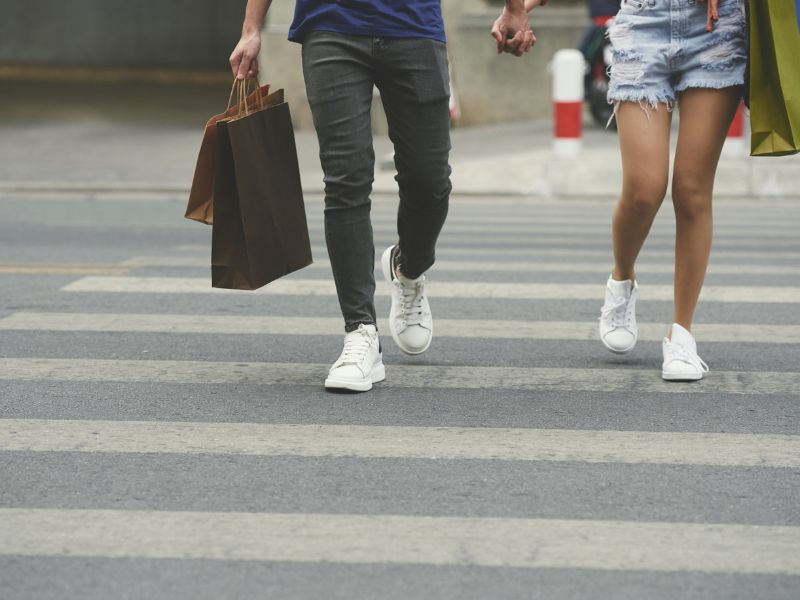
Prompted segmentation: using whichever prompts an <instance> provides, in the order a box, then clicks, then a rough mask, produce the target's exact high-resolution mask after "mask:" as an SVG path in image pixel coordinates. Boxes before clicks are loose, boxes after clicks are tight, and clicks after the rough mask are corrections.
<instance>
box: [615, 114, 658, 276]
mask: <svg viewBox="0 0 800 600" xmlns="http://www.w3.org/2000/svg"><path fill="white" fill-rule="evenodd" d="M671 120H672V113H670V112H669V111H668V110H667V108H666V106H664V105H663V104H660V105H659V106H658V109H657V110H655V109H651V108H648V109H647V112H645V111H644V110H643V109H642V107H641V106H639V105H638V104H637V103H635V102H623V103H622V104H620V106H619V110H618V112H617V125H618V129H619V146H620V151H621V153H622V195H621V196H620V199H619V202H618V203H617V207H616V209H615V210H614V219H613V222H612V226H611V231H612V236H613V240H614V271H613V273H612V277H613V278H614V279H616V280H617V281H623V280H625V279H634V278H635V276H636V275H635V273H634V263H635V262H636V257H637V256H639V251H640V250H641V249H642V245H643V244H644V241H645V239H646V238H647V234H648V233H649V232H650V226H651V225H652V224H653V219H654V218H655V216H656V213H657V212H658V209H659V207H660V206H661V202H662V201H663V200H664V195H665V194H666V191H667V180H668V177H669V128H670V123H671Z"/></svg>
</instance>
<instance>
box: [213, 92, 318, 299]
mask: <svg viewBox="0 0 800 600" xmlns="http://www.w3.org/2000/svg"><path fill="white" fill-rule="evenodd" d="M216 139H217V149H216V161H215V164H216V169H215V171H214V186H213V193H214V202H213V227H214V229H213V233H212V244H211V279H212V285H213V286H214V287H219V288H230V289H239V290H254V289H257V288H259V287H261V286H263V285H265V284H267V283H269V282H270V281H274V280H275V279H278V278H279V277H282V276H283V275H287V274H288V273H291V272H293V271H297V270H298V269H301V268H303V267H305V266H308V265H310V264H311V262H312V258H311V243H310V241H309V236H308V225H307V223H306V213H305V205H304V203H303V192H302V188H301V185H300V169H299V166H298V163H297V149H296V146H295V140H294V130H293V129H292V119H291V115H290V113H289V106H288V104H286V103H285V102H284V103H280V104H277V105H273V106H264V107H263V108H260V109H258V108H257V109H255V110H254V111H250V110H249V109H245V114H244V115H243V116H241V115H240V116H238V117H236V118H233V119H228V120H221V121H219V122H218V123H217V124H216Z"/></svg>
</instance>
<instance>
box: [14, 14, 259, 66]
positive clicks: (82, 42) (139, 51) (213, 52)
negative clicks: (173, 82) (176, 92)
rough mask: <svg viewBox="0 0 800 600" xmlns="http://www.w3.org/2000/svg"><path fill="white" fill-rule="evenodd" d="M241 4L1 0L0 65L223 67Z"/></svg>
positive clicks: (239, 20) (237, 28)
mask: <svg viewBox="0 0 800 600" xmlns="http://www.w3.org/2000/svg"><path fill="white" fill-rule="evenodd" d="M245 4H246V0H0V65H1V64H6V65H48V66H82V67H179V68H186V67H188V68H199V69H215V68H219V69H223V68H225V67H226V66H227V59H228V56H229V55H230V52H231V50H232V49H233V46H234V45H235V43H236V41H237V40H238V39H239V34H240V32H241V29H242V16H243V15H244V7H245Z"/></svg>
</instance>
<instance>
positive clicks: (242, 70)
mask: <svg viewBox="0 0 800 600" xmlns="http://www.w3.org/2000/svg"><path fill="white" fill-rule="evenodd" d="M252 64H253V57H251V56H248V55H247V53H246V52H245V53H243V54H242V61H241V62H240V63H239V71H238V72H237V73H236V79H249V78H250V76H249V75H248V73H249V72H250V69H251V66H252Z"/></svg>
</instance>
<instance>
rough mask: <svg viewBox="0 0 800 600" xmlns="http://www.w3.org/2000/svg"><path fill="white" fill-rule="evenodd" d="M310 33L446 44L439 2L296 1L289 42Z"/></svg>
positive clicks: (298, 40)
mask: <svg viewBox="0 0 800 600" xmlns="http://www.w3.org/2000/svg"><path fill="white" fill-rule="evenodd" d="M312 31H333V32H336V33H346V34H350V35H365V36H370V37H400V38H420V37H421V38H432V39H434V40H439V41H440V42H444V41H445V36H444V22H443V21H442V6H441V1H440V0H297V4H296V5H295V9H294V21H293V22H292V27H291V28H290V29H289V39H290V40H292V41H293V42H302V41H303V38H305V36H306V35H308V34H309V33H311V32H312Z"/></svg>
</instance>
